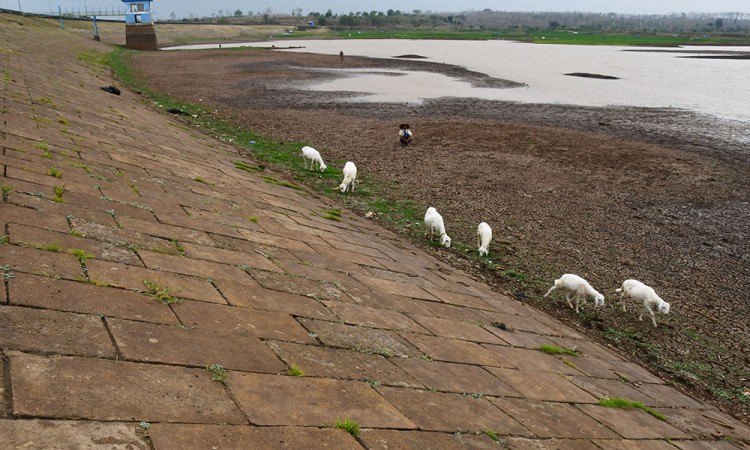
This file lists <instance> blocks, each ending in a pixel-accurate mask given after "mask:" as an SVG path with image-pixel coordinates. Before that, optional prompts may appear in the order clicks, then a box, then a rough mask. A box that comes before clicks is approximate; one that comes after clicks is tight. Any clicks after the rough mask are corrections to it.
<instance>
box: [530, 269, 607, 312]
mask: <svg viewBox="0 0 750 450" xmlns="http://www.w3.org/2000/svg"><path fill="white" fill-rule="evenodd" d="M557 288H560V289H563V290H564V291H565V300H567V301H568V305H570V307H571V308H573V305H572V304H571V303H570V294H575V296H576V307H575V310H576V312H578V305H579V303H580V301H581V299H584V300H585V299H586V296H589V295H590V296H591V297H594V305H595V306H603V305H604V296H603V295H602V294H600V293H599V292H598V291H597V290H596V289H594V288H593V287H591V285H590V284H589V282H588V281H586V280H584V279H583V278H581V277H579V276H578V275H573V274H572V273H566V274H565V275H563V276H561V277H560V278H558V279H557V280H555V284H554V286H552V287H551V288H549V291H547V293H546V294H544V296H545V297H546V296H548V295H549V294H550V292H552V291H554V290H555V289H557Z"/></svg>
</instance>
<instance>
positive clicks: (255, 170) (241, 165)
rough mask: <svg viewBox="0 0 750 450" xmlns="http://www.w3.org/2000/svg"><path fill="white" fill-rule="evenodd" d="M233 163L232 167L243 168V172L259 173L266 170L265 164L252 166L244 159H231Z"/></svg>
mask: <svg viewBox="0 0 750 450" xmlns="http://www.w3.org/2000/svg"><path fill="white" fill-rule="evenodd" d="M232 162H233V163H234V167H236V168H238V169H240V170H244V171H245V172H250V173H259V172H263V171H264V170H266V167H265V166H252V165H250V164H248V163H246V162H244V161H232Z"/></svg>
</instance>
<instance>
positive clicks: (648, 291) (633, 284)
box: [615, 280, 669, 327]
mask: <svg viewBox="0 0 750 450" xmlns="http://www.w3.org/2000/svg"><path fill="white" fill-rule="evenodd" d="M615 292H618V293H619V294H620V302H621V303H622V310H623V311H625V301H624V299H625V298H631V299H633V300H635V301H637V302H643V308H644V309H645V310H646V312H647V313H648V315H649V316H651V323H653V324H654V327H656V318H655V317H654V310H653V308H656V310H657V311H659V314H669V303H667V302H665V301H664V300H662V299H661V297H659V296H658V295H656V291H654V289H653V288H652V287H650V286H647V285H645V284H643V283H641V282H640V281H638V280H625V281H623V282H622V286H621V287H620V288H619V289H615ZM638 320H643V312H642V311H641V315H640V317H638Z"/></svg>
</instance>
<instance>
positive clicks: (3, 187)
mask: <svg viewBox="0 0 750 450" xmlns="http://www.w3.org/2000/svg"><path fill="white" fill-rule="evenodd" d="M0 191H2V193H3V201H4V202H7V201H8V197H10V193H11V192H13V185H10V184H0Z"/></svg>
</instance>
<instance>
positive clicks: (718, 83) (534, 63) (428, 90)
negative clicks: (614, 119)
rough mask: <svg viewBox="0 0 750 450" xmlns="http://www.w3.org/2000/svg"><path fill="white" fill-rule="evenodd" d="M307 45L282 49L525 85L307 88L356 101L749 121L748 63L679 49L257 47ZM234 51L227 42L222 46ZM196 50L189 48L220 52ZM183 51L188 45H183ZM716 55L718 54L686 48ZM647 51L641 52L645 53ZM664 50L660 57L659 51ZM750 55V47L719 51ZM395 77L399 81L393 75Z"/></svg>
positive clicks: (354, 76) (381, 80)
mask: <svg viewBox="0 0 750 450" xmlns="http://www.w3.org/2000/svg"><path fill="white" fill-rule="evenodd" d="M272 44H273V45H276V46H277V47H290V46H301V47H304V48H300V49H292V50H284V51H298V52H310V53H322V54H330V55H332V57H333V56H335V57H338V53H339V51H343V52H344V54H345V55H349V56H353V55H357V56H369V57H375V58H392V57H394V56H399V55H411V54H414V55H421V56H425V57H427V59H425V60H424V61H432V62H439V63H448V64H455V65H460V66H464V67H466V68H468V69H469V70H473V71H477V72H482V73H486V74H488V75H490V76H493V77H497V78H502V79H507V80H512V81H517V82H520V83H525V84H526V85H527V86H526V87H520V88H513V89H488V88H475V87H472V86H471V85H470V84H469V83H466V82H462V81H459V80H456V79H454V78H450V77H447V76H444V75H439V74H434V73H430V72H417V71H390V70H389V71H385V70H380V71H377V72H373V71H372V70H366V71H360V70H353V69H352V70H350V69H340V70H337V72H339V73H340V72H341V71H342V70H343V71H346V72H348V73H350V75H351V76H350V77H346V78H340V79H336V80H332V81H328V82H324V83H320V84H316V85H311V86H308V87H307V88H308V89H313V90H323V91H355V92H362V93H363V95H362V96H361V97H359V98H356V99H355V100H354V101H377V102H382V101H396V102H404V101H408V102H414V103H419V102H421V101H422V100H423V99H430V98H439V97H447V96H448V97H470V98H482V99H488V100H505V101H516V102H523V103H561V104H573V105H582V106H608V105H623V106H645V107H674V108H682V109H688V110H692V111H697V112H701V113H706V114H710V115H713V116H717V117H721V118H726V119H732V120H738V121H742V122H747V123H750V60H747V59H746V60H723V59H696V58H685V57H684V56H686V55H685V54H683V53H670V52H669V50H675V49H654V48H648V49H647V51H627V50H633V48H627V47H614V46H582V45H552V44H548V45H547V44H526V43H518V42H510V41H430V40H364V39H362V40H359V39H351V40H331V41H277V42H264V43H262V44H258V43H254V44H252V45H257V46H264V47H267V46H269V45H272ZM231 45H237V46H239V45H245V46H246V45H249V44H223V45H222V46H223V47H224V48H226V47H229V46H231ZM215 47H216V46H215V45H213V46H190V47H189V48H215ZM182 48H185V47H182ZM686 49H690V50H694V51H699V52H706V53H710V52H712V51H716V50H717V48H705V47H704V48H701V47H686ZM639 50H643V49H639ZM660 50H662V51H660ZM718 50H720V51H728V50H731V51H745V52H750V47H720V48H718ZM571 72H588V73H595V74H601V75H610V76H615V77H618V78H620V79H619V80H599V79H591V78H580V77H572V76H566V75H565V74H566V73H571ZM394 75H395V76H394Z"/></svg>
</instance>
